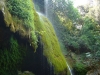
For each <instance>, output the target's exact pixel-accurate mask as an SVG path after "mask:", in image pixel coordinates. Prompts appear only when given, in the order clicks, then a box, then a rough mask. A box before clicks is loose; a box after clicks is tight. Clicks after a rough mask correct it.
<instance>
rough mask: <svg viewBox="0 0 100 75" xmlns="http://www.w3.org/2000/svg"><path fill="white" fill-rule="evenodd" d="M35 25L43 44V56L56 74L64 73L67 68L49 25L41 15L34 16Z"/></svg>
mask: <svg viewBox="0 0 100 75" xmlns="http://www.w3.org/2000/svg"><path fill="white" fill-rule="evenodd" d="M35 25H36V29H37V32H38V33H39V34H40V36H41V40H42V42H43V44H44V55H45V56H46V57H47V59H48V62H52V64H53V66H54V70H55V73H56V74H57V73H60V72H62V71H64V70H65V69H66V68H67V65H66V60H65V58H64V56H63V55H62V52H61V49H60V46H59V43H58V39H57V36H56V35H55V31H54V29H53V27H52V25H51V23H50V22H49V21H48V20H47V18H45V17H44V16H42V15H41V14H40V17H39V16H38V15H37V14H35Z"/></svg>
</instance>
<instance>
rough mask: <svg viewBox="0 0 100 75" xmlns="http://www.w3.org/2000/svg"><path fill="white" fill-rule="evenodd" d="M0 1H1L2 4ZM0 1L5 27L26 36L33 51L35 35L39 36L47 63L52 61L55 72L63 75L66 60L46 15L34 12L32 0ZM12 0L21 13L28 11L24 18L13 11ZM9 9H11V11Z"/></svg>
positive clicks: (35, 46)
mask: <svg viewBox="0 0 100 75" xmlns="http://www.w3.org/2000/svg"><path fill="white" fill-rule="evenodd" d="M11 1H12V2H11ZM1 2H3V4H2V3H1ZM1 2H0V10H1V12H2V15H3V19H4V21H5V24H6V27H8V28H9V29H10V31H11V32H12V33H16V32H17V33H18V34H20V35H21V37H23V38H27V40H28V42H29V43H30V46H32V47H33V50H35V51H36V48H37V42H38V40H37V39H38V38H37V37H40V42H42V43H43V53H44V56H45V57H46V58H47V60H48V63H52V65H53V67H54V71H55V74H60V73H61V74H63V75H65V74H66V71H67V70H66V69H67V65H66V60H65V58H64V56H63V54H62V52H61V49H60V46H59V42H58V39H57V36H56V34H55V31H54V29H53V27H52V24H51V23H50V22H49V21H48V19H47V18H46V17H44V16H43V15H41V14H40V15H39V14H37V13H36V11H35V10H34V6H33V5H32V4H33V3H32V0H20V1H19V2H18V0H5V1H4V0H2V1H1ZM7 2H8V3H9V4H8V5H9V7H7V4H5V3H7ZM13 2H15V3H14V4H16V3H17V4H18V5H17V6H16V10H20V11H22V12H23V13H24V12H25V14H27V13H28V15H27V16H26V17H25V19H24V15H21V14H20V13H19V12H17V11H14V7H13ZM20 2H21V3H20ZM23 2H24V4H23ZM20 4H21V5H20ZM22 4H23V5H26V6H28V5H29V7H31V8H29V9H28V7H25V8H22V7H23V5H22ZM30 5H31V6H30ZM11 9H13V11H12V10H11ZM27 9H28V10H27ZM13 12H14V13H13ZM26 12H27V13H26ZM30 12H31V13H30ZM18 14H20V16H21V17H20V16H18ZM16 51H17V50H16ZM15 54H16V53H15ZM14 62H15V61H14Z"/></svg>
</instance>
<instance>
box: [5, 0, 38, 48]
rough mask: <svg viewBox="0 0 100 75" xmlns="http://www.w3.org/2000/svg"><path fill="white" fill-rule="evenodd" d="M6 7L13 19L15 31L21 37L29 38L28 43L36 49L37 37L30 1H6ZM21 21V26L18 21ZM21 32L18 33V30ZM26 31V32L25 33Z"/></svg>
mask: <svg viewBox="0 0 100 75" xmlns="http://www.w3.org/2000/svg"><path fill="white" fill-rule="evenodd" d="M6 6H7V8H8V10H9V12H10V13H11V15H12V17H13V18H14V22H13V24H14V27H15V31H19V33H22V34H21V35H23V36H24V37H25V36H27V37H28V36H29V37H30V41H31V42H30V43H31V44H32V46H33V47H34V49H36V48H37V37H36V34H35V26H34V11H35V10H34V7H33V2H32V0H6ZM19 20H20V21H21V24H19V23H18V21H19ZM19 29H20V30H21V31H20V30H19ZM25 31H27V32H25ZM33 42H34V43H33Z"/></svg>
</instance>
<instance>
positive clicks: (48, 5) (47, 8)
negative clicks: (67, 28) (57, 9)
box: [44, 0, 74, 75]
mask: <svg viewBox="0 0 100 75" xmlns="http://www.w3.org/2000/svg"><path fill="white" fill-rule="evenodd" d="M52 1H53V2H55V1H56V0H52ZM44 2H45V3H44V4H45V6H44V8H45V15H46V17H47V18H48V19H49V20H50V21H51V23H52V22H53V16H52V13H51V12H50V10H52V11H54V9H53V8H54V6H53V4H52V3H51V2H50V1H49V0H45V1H44ZM50 17H51V18H50ZM66 65H67V67H68V71H69V74H68V75H74V74H73V72H72V69H71V67H70V66H69V64H68V63H67V62H66Z"/></svg>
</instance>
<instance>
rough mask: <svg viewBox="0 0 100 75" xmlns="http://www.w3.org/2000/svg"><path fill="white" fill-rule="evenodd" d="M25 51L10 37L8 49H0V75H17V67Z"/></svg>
mask: <svg viewBox="0 0 100 75" xmlns="http://www.w3.org/2000/svg"><path fill="white" fill-rule="evenodd" d="M25 51H26V49H25V48H24V47H23V46H22V45H21V46H20V45H19V44H18V42H17V40H16V39H14V38H13V37H11V39H10V40H9V47H8V48H3V49H2V50H1V49H0V74H1V75H15V74H17V69H18V67H19V66H18V65H19V64H20V63H21V61H22V58H23V56H24V55H25Z"/></svg>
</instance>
